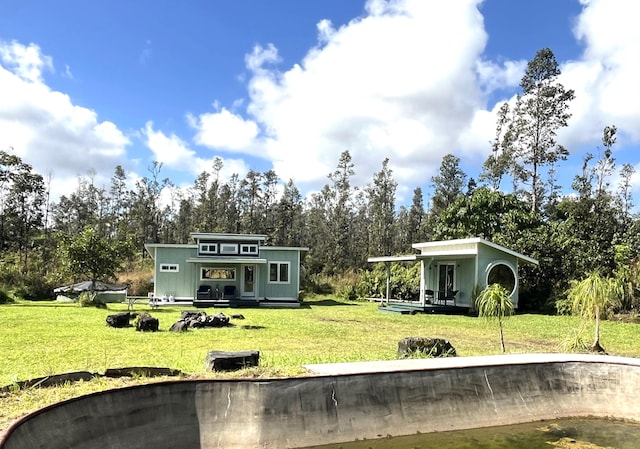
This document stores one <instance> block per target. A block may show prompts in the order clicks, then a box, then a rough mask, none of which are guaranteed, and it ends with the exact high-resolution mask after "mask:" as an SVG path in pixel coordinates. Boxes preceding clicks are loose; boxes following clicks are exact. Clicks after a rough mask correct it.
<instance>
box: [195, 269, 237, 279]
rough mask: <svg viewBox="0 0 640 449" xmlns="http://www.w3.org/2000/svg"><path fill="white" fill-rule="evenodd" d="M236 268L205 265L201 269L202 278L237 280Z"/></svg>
mask: <svg viewBox="0 0 640 449" xmlns="http://www.w3.org/2000/svg"><path fill="white" fill-rule="evenodd" d="M235 278H236V270H235V268H211V267H203V268H202V269H201V270H200V280H201V281H205V280H208V279H216V280H235Z"/></svg>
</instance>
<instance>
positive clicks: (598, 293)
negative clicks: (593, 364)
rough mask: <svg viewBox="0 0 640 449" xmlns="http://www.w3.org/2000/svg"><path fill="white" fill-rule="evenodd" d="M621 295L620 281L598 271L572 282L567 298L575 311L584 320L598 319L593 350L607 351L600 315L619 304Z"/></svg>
mask: <svg viewBox="0 0 640 449" xmlns="http://www.w3.org/2000/svg"><path fill="white" fill-rule="evenodd" d="M621 296H622V286H621V285H620V282H619V281H618V280H616V279H614V278H603V277H602V276H600V273H598V272H597V271H595V272H593V273H591V274H590V275H589V276H588V277H587V278H585V279H583V280H582V281H580V282H577V281H572V282H571V287H570V288H569V290H568V291H567V298H568V300H569V303H570V304H571V309H572V310H573V313H575V314H577V315H580V316H581V317H582V318H583V319H584V320H592V319H595V321H596V329H595V338H594V340H593V344H592V345H591V350H592V351H594V352H605V351H604V348H603V347H602V346H600V316H601V314H602V313H603V312H604V311H606V309H607V308H609V307H611V306H615V305H616V304H619V303H620V300H621Z"/></svg>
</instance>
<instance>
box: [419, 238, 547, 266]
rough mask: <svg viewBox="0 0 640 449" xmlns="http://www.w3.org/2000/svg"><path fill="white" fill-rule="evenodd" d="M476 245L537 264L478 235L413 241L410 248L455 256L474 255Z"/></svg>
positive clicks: (527, 257)
mask: <svg viewBox="0 0 640 449" xmlns="http://www.w3.org/2000/svg"><path fill="white" fill-rule="evenodd" d="M478 245H485V246H488V247H490V248H493V249H496V250H498V251H501V252H503V253H506V254H509V255H511V256H513V257H516V258H517V259H518V261H521V262H526V263H530V264H532V265H538V261H537V260H536V259H534V258H532V257H529V256H525V255H524V254H520V253H519V252H517V251H513V250H511V249H509V248H507V247H504V246H502V245H498V244H497V243H493V242H490V241H488V240H485V239H483V238H480V237H474V238H468V239H454V240H442V241H436V242H422V243H414V244H413V245H411V247H412V248H414V249H417V250H420V256H422V257H424V256H457V255H476V254H478Z"/></svg>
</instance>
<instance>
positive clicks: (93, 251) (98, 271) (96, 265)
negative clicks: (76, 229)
mask: <svg viewBox="0 0 640 449" xmlns="http://www.w3.org/2000/svg"><path fill="white" fill-rule="evenodd" d="M60 251H61V254H60V256H61V257H60V260H62V261H63V263H64V267H65V269H66V271H67V273H69V274H70V275H71V276H73V278H74V279H76V280H77V279H79V278H87V279H88V280H90V281H91V285H92V288H91V290H92V291H93V290H94V286H95V283H96V281H106V280H108V279H110V278H114V277H115V275H116V273H117V272H118V270H119V269H120V266H121V265H122V261H123V258H124V256H125V254H126V251H124V246H123V244H122V243H121V242H118V241H113V240H110V239H108V238H106V237H103V236H100V235H99V234H98V232H97V231H96V230H95V229H94V228H93V227H91V226H87V227H85V228H84V229H83V230H82V232H81V233H80V234H78V235H77V236H75V237H67V239H65V240H64V241H63V243H62V245H61V246H60Z"/></svg>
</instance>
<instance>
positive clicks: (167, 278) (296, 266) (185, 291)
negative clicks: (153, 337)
mask: <svg viewBox="0 0 640 449" xmlns="http://www.w3.org/2000/svg"><path fill="white" fill-rule="evenodd" d="M154 258H155V261H154V266H155V270H154V272H155V288H154V292H155V295H156V297H163V296H167V297H168V296H174V297H175V298H176V299H194V298H195V296H196V295H197V290H198V287H199V286H200V285H210V286H211V287H212V288H213V289H214V290H215V289H216V287H217V288H219V289H220V291H222V290H223V288H224V286H225V285H235V286H236V298H239V297H240V295H241V281H242V267H243V265H245V264H246V263H242V264H241V263H238V262H237V261H234V258H233V257H229V263H220V262H217V263H215V264H207V258H206V257H198V256H197V246H196V245H189V246H186V245H176V246H170V245H167V246H159V247H155V256H154ZM260 258H262V259H266V260H267V263H258V264H256V267H257V277H256V287H257V288H256V292H257V298H259V299H261V298H273V299H282V298H287V299H297V298H298V293H299V292H298V291H299V282H300V280H299V276H300V250H299V249H297V248H291V249H287V248H269V247H264V246H263V247H261V248H260ZM187 259H198V260H199V261H198V262H197V263H194V262H187ZM200 260H202V262H200ZM218 260H219V259H218ZM269 262H288V263H289V282H288V283H270V282H269ZM163 264H177V265H178V266H179V269H178V270H177V272H172V271H165V272H161V271H160V266H161V265H163ZM206 266H215V267H218V268H235V270H236V279H235V280H233V281H231V280H230V281H224V280H208V281H201V280H200V268H201V267H206Z"/></svg>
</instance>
